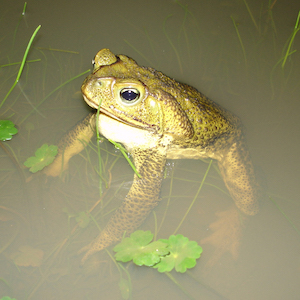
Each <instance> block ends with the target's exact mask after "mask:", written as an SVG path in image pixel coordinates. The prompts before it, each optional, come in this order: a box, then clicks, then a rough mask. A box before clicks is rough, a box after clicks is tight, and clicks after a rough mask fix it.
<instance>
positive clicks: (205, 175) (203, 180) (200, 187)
mask: <svg viewBox="0 0 300 300" xmlns="http://www.w3.org/2000/svg"><path fill="white" fill-rule="evenodd" d="M211 164H212V160H211V161H210V162H209V165H208V167H207V169H206V172H205V174H204V177H203V179H202V181H201V184H200V186H199V189H198V191H197V193H196V195H195V197H194V199H193V201H192V203H191V205H190V206H189V208H188V210H187V211H186V213H185V215H184V216H183V218H182V220H181V221H180V223H179V225H178V226H177V228H176V229H175V231H174V233H173V234H174V235H175V234H176V233H177V231H178V229H179V228H180V226H181V225H182V223H183V222H184V220H185V218H186V216H187V215H188V213H189V212H190V210H191V208H192V207H193V205H194V203H195V201H196V199H197V197H198V195H199V193H200V191H201V189H202V186H203V184H204V182H205V179H206V177H207V175H208V172H209V169H210V167H211Z"/></svg>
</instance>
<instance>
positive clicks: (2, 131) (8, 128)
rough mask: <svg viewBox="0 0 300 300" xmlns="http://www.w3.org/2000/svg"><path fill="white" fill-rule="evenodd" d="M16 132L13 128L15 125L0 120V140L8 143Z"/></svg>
mask: <svg viewBox="0 0 300 300" xmlns="http://www.w3.org/2000/svg"><path fill="white" fill-rule="evenodd" d="M17 132H18V129H17V128H15V124H14V123H13V122H12V121H9V120H0V140H1V141H8V140H11V138H12V136H13V135H15V134H16V133H17Z"/></svg>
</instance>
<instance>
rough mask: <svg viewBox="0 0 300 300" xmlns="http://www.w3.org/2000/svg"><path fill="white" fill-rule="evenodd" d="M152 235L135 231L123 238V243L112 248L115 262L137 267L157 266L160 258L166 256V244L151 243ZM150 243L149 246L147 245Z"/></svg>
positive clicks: (159, 242) (147, 232) (167, 251)
mask: <svg viewBox="0 0 300 300" xmlns="http://www.w3.org/2000/svg"><path fill="white" fill-rule="evenodd" d="M152 239H153V234H152V233H151V232H150V231H143V230H137V231H135V232H134V233H132V234H131V235H130V237H127V238H124V239H123V241H122V242H121V243H120V244H118V245H117V246H115V247H114V249H113V250H114V251H115V252H117V253H116V254H115V258H116V260H117V261H122V262H128V261H130V260H133V262H134V263H135V264H136V265H138V266H142V265H145V266H148V267H149V266H153V265H155V264H157V263H158V262H159V261H160V259H161V257H162V256H164V255H167V254H168V253H169V250H168V249H166V248H167V246H168V244H166V243H164V242H162V241H155V242H152V243H150V242H151V241H152ZM149 243H150V244H149Z"/></svg>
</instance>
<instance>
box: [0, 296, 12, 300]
mask: <svg viewBox="0 0 300 300" xmlns="http://www.w3.org/2000/svg"><path fill="white" fill-rule="evenodd" d="M0 300H16V298H10V297H8V296H5V297H2V298H1V299H0Z"/></svg>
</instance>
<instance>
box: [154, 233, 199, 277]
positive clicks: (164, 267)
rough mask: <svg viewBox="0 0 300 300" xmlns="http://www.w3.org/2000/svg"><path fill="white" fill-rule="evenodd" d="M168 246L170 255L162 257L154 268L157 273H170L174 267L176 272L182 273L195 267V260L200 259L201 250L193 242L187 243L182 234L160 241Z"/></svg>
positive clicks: (187, 240)
mask: <svg viewBox="0 0 300 300" xmlns="http://www.w3.org/2000/svg"><path fill="white" fill-rule="evenodd" d="M158 241H161V242H163V243H165V244H166V245H168V250H169V251H170V254H169V255H168V256H165V257H162V258H161V261H160V262H159V263H158V264H157V265H155V266H154V268H157V270H158V272H161V273H163V272H170V271H171V270H172V269H173V268H174V267H175V270H176V271H177V272H180V273H184V272H186V270H187V269H190V268H193V267H194V266H195V265H196V259H197V258H199V257H200V255H201V253H202V248H201V247H200V246H199V245H198V244H197V242H195V241H189V239H188V238H187V237H184V236H183V235H182V234H177V235H176V236H175V235H171V236H170V238H169V239H168V240H164V239H160V240H158Z"/></svg>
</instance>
